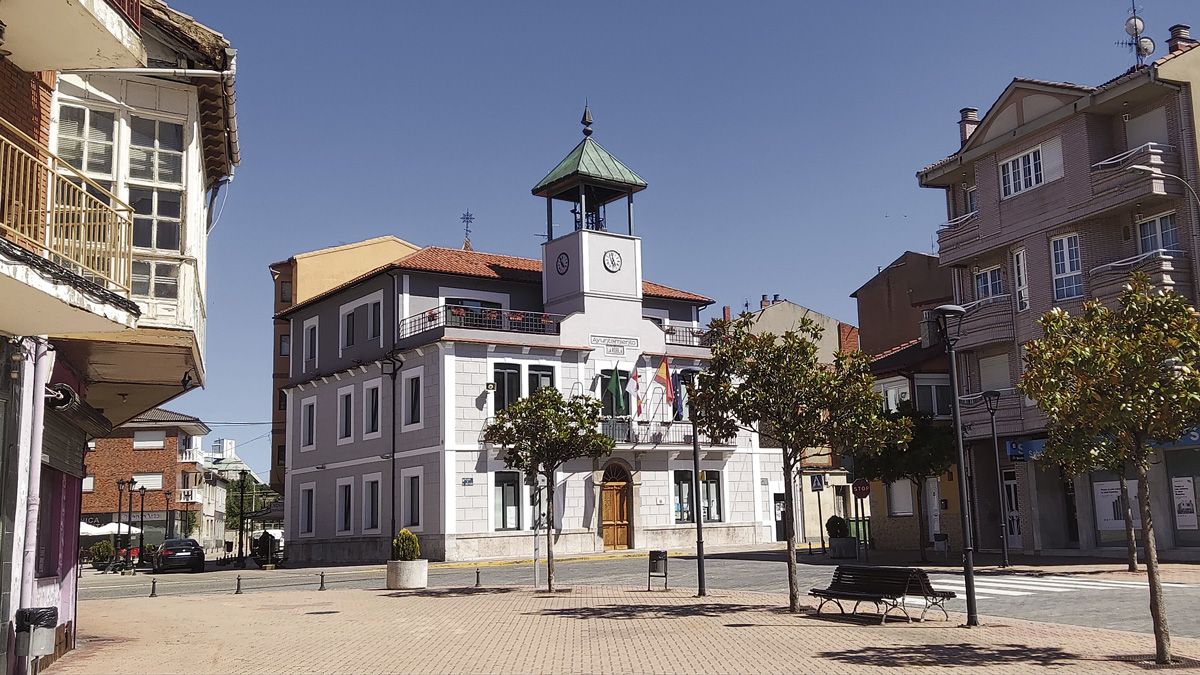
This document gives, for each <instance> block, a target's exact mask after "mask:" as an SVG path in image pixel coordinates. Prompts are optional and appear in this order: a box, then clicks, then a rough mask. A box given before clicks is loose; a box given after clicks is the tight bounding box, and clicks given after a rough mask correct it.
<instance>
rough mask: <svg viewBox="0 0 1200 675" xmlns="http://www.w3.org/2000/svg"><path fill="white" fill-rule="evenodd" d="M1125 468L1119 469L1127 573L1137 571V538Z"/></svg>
mask: <svg viewBox="0 0 1200 675" xmlns="http://www.w3.org/2000/svg"><path fill="white" fill-rule="evenodd" d="M1127 469H1128V467H1126V466H1122V467H1121V471H1120V474H1121V500H1122V501H1124V503H1125V509H1124V511H1125V513H1124V516H1125V549H1126V552H1127V558H1128V560H1129V571H1130V572H1136V571H1138V566H1137V537H1135V536H1134V534H1133V500H1132V499H1130V498H1129V481H1128V480H1127V479H1126V478H1125V471H1126V470H1127Z"/></svg>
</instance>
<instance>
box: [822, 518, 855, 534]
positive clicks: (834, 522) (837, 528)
mask: <svg viewBox="0 0 1200 675" xmlns="http://www.w3.org/2000/svg"><path fill="white" fill-rule="evenodd" d="M825 531H826V532H828V533H829V538H830V539H842V538H844V537H849V536H850V524H849V523H847V522H846V519H845V518H843V517H841V516H829V520H826V521H825Z"/></svg>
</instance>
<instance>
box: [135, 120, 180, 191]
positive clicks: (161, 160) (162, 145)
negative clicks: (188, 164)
mask: <svg viewBox="0 0 1200 675" xmlns="http://www.w3.org/2000/svg"><path fill="white" fill-rule="evenodd" d="M129 130H130V137H129V177H130V178H133V179H138V180H147V181H153V182H155V183H174V184H177V185H178V184H181V183H183V125H182V124H175V123H173V122H163V121H159V120H149V119H143V118H141V117H131V118H130V120H129Z"/></svg>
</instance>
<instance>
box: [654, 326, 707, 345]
mask: <svg viewBox="0 0 1200 675" xmlns="http://www.w3.org/2000/svg"><path fill="white" fill-rule="evenodd" d="M663 332H664V333H666V334H667V344H669V345H685V346H688V347H710V346H712V339H713V336H712V334H711V333H710V332H709V330H708V329H707V328H697V327H695V326H666V327H664V328H663Z"/></svg>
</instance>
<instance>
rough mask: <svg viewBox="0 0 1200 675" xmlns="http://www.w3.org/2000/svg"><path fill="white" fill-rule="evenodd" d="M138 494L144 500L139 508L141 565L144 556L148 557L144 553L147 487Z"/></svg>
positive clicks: (139, 490)
mask: <svg viewBox="0 0 1200 675" xmlns="http://www.w3.org/2000/svg"><path fill="white" fill-rule="evenodd" d="M138 494H139V495H140V496H141V498H142V503H141V506H139V507H138V529H139V530H141V532H138V564H139V565H141V564H142V562H143V560H144V556H145V555H146V554H145V553H144V551H145V550H146V486H145V485H143V486H141V487H139V488H138Z"/></svg>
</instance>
